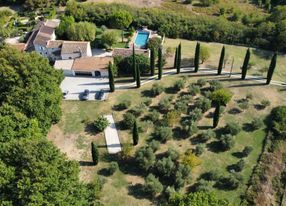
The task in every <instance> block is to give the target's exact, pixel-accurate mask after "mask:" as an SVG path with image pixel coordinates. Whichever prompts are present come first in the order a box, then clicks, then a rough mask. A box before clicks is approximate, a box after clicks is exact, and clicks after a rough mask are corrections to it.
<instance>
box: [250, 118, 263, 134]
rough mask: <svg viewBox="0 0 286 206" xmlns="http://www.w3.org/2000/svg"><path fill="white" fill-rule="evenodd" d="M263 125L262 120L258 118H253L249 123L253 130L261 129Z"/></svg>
mask: <svg viewBox="0 0 286 206" xmlns="http://www.w3.org/2000/svg"><path fill="white" fill-rule="evenodd" d="M263 125H264V123H263V120H262V119H260V118H254V119H253V120H252V121H251V123H250V126H251V129H252V130H253V131H254V130H258V129H261V128H262V127H263Z"/></svg>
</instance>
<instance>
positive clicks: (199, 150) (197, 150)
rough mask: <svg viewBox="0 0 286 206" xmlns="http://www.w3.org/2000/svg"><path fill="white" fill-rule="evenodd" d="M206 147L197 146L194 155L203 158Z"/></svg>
mask: <svg viewBox="0 0 286 206" xmlns="http://www.w3.org/2000/svg"><path fill="white" fill-rule="evenodd" d="M205 148H206V147H205V145H204V144H198V145H197V146H196V148H195V149H194V154H195V155H196V156H201V155H202V154H203V153H204V151H205Z"/></svg>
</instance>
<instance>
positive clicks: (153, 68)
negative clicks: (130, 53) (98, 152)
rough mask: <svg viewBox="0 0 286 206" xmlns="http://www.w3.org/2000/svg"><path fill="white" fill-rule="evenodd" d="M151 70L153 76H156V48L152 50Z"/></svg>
mask: <svg viewBox="0 0 286 206" xmlns="http://www.w3.org/2000/svg"><path fill="white" fill-rule="evenodd" d="M150 70H151V76H154V74H155V51H154V48H152V49H151V54H150Z"/></svg>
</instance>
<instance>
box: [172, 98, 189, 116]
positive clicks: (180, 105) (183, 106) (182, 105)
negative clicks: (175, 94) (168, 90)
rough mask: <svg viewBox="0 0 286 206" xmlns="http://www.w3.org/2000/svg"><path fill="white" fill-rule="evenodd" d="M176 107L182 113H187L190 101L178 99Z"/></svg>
mask: <svg viewBox="0 0 286 206" xmlns="http://www.w3.org/2000/svg"><path fill="white" fill-rule="evenodd" d="M175 109H176V110H177V111H178V112H180V113H184V114H185V113H187V111H188V102H187V101H182V100H178V101H176V103H175Z"/></svg>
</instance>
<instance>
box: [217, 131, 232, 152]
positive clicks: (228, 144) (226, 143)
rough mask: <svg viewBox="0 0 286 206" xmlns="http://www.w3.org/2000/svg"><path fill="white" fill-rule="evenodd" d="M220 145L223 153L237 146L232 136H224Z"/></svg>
mask: <svg viewBox="0 0 286 206" xmlns="http://www.w3.org/2000/svg"><path fill="white" fill-rule="evenodd" d="M219 143H220V146H221V149H222V150H223V151H226V150H230V149H231V148H232V147H233V146H234V144H235V141H234V137H233V136H232V135H231V134H226V135H222V136H221V137H220V141H219Z"/></svg>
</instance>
